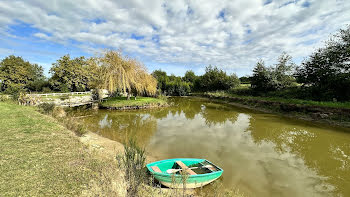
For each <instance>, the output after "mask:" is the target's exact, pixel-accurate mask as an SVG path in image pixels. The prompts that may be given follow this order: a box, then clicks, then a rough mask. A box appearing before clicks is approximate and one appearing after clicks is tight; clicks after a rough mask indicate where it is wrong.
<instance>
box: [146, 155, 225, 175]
mask: <svg viewBox="0 0 350 197" xmlns="http://www.w3.org/2000/svg"><path fill="white" fill-rule="evenodd" d="M175 160H202V162H203V161H207V162H209V163H210V164H211V165H213V166H214V167H216V168H217V169H219V170H218V171H215V172H213V171H212V172H210V173H205V174H196V175H189V178H192V177H193V178H194V177H202V176H208V175H212V174H218V173H223V172H224V170H223V169H222V168H220V167H219V166H217V165H215V164H213V163H212V162H211V161H209V160H207V159H198V158H174V159H164V160H160V161H156V162H152V163H149V164H147V165H146V167H147V169H148V171H150V172H151V173H152V174H155V175H158V176H164V177H169V176H172V175H173V174H168V173H166V172H154V171H153V170H152V169H151V166H155V165H152V164H155V163H163V162H166V161H175ZM200 163H201V162H200ZM181 176H182V175H181V174H175V177H181Z"/></svg>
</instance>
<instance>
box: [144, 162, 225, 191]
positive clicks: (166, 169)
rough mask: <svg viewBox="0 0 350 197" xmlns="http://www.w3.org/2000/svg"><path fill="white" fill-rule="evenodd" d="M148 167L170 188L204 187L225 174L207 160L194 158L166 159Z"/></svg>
mask: <svg viewBox="0 0 350 197" xmlns="http://www.w3.org/2000/svg"><path fill="white" fill-rule="evenodd" d="M146 167H147V169H148V170H149V171H150V173H151V174H152V175H153V176H154V178H155V179H157V180H158V181H159V182H160V183H161V184H163V185H164V186H167V187H169V188H183V187H184V185H185V187H186V188H197V187H202V186H204V185H206V184H208V183H210V182H213V181H215V180H216V179H218V178H219V177H220V176H221V175H222V173H223V172H224V171H223V170H222V169H221V168H219V167H218V166H216V165H214V164H213V163H211V162H210V161H208V160H206V159H194V158H177V159H166V160H162V161H157V162H153V163H149V164H147V165H146ZM183 171H185V172H186V173H183ZM181 172H182V173H181ZM184 183H186V184H184Z"/></svg>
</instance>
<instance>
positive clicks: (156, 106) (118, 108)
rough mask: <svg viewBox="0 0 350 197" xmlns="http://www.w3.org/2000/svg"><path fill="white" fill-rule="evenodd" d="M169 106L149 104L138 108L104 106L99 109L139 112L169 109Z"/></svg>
mask: <svg viewBox="0 0 350 197" xmlns="http://www.w3.org/2000/svg"><path fill="white" fill-rule="evenodd" d="M168 106H169V104H156V105H152V104H148V105H136V106H128V105H125V106H121V107H113V106H103V105H99V109H108V110H137V109H152V108H161V107H168Z"/></svg>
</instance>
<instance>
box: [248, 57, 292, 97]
mask: <svg viewBox="0 0 350 197" xmlns="http://www.w3.org/2000/svg"><path fill="white" fill-rule="evenodd" d="M277 61H278V62H277V64H275V66H270V67H266V66H265V63H264V61H262V60H259V61H258V62H257V64H256V66H255V68H254V70H253V76H252V77H251V87H252V88H253V90H255V91H256V92H266V91H274V90H281V89H285V88H288V87H291V86H292V85H293V82H294V81H295V78H294V77H293V71H294V68H295V64H294V63H293V62H292V57H291V56H290V55H288V54H287V53H285V52H283V53H282V54H281V55H280V56H279V57H278V60H277Z"/></svg>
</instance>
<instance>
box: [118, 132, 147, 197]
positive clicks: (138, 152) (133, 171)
mask: <svg viewBox="0 0 350 197" xmlns="http://www.w3.org/2000/svg"><path fill="white" fill-rule="evenodd" d="M116 159H117V161H118V163H119V166H120V167H121V168H122V169H123V171H124V179H125V182H126V185H127V186H126V191H127V196H130V197H131V196H132V197H134V196H140V194H139V192H138V191H139V188H140V186H141V185H142V184H144V183H145V178H146V170H145V165H146V154H145V149H144V148H142V147H139V146H138V145H137V144H136V140H135V139H129V141H128V142H127V143H125V145H124V155H123V156H117V157H116Z"/></svg>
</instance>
